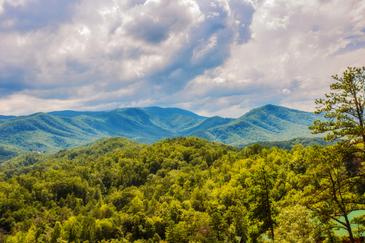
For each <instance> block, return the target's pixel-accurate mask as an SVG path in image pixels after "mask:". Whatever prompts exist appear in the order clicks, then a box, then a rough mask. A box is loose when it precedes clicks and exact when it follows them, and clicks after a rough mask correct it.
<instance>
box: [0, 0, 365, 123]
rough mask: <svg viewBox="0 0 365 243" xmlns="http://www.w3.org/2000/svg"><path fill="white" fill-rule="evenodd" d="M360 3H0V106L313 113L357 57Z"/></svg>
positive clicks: (360, 55)
mask: <svg viewBox="0 0 365 243" xmlns="http://www.w3.org/2000/svg"><path fill="white" fill-rule="evenodd" d="M364 16H365V1H363V0H346V1H344V0H0V114H29V113H32V112H38V111H50V110H64V109H74V110H109V109H114V108H117V107H126V106H128V107H130V106H152V105H157V106H163V107H171V106H173V107H181V108H186V109H189V110H192V111H195V112H197V113H199V114H202V115H222V116H228V117H237V116H240V115H242V114H243V113H244V112H246V111H247V110H249V109H251V108H253V107H257V106H260V105H264V104H268V103H271V104H278V105H284V106H289V107H293V108H298V109H304V110H312V109H313V107H314V105H313V99H314V98H316V97H319V96H321V95H322V94H323V92H325V91H326V90H327V87H328V85H329V83H330V82H331V78H330V76H331V75H332V74H336V73H341V72H342V71H343V69H344V68H345V67H347V66H364V65H365V17H364Z"/></svg>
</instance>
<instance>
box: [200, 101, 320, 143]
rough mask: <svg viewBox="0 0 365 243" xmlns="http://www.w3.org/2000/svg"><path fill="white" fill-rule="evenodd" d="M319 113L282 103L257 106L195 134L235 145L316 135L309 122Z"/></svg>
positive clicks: (316, 117)
mask: <svg viewBox="0 0 365 243" xmlns="http://www.w3.org/2000/svg"><path fill="white" fill-rule="evenodd" d="M315 119H318V116H317V115H315V114H313V113H309V112H304V111H299V110H294V109H288V108H285V107H281V106H274V105H266V106H263V107H260V108H256V109H254V110H252V111H250V112H248V113H246V114H245V115H243V116H242V117H240V118H238V119H235V120H232V121H231V122H229V123H228V124H224V125H222V126H218V127H215V128H210V129H207V130H206V131H200V132H197V133H195V135H197V136H199V137H203V138H207V139H209V140H213V141H220V142H224V143H227V144H232V145H244V144H249V143H254V142H258V141H285V140H290V139H293V138H296V137H313V135H312V134H311V133H310V131H309V129H308V126H309V125H310V124H312V123H313V121H314V120H315Z"/></svg>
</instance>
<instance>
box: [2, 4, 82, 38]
mask: <svg viewBox="0 0 365 243" xmlns="http://www.w3.org/2000/svg"><path fill="white" fill-rule="evenodd" d="M15 2H17V1H15ZM77 3H78V0H76V1H75V0H62V1H59V0H47V1H44V0H23V1H19V4H14V3H11V1H5V2H4V4H3V7H2V9H3V10H2V14H0V23H1V24H0V31H33V30H37V29H39V28H45V27H52V28H54V27H56V26H58V25H60V24H61V23H63V22H66V21H70V18H71V16H72V7H73V6H74V5H75V4H77Z"/></svg>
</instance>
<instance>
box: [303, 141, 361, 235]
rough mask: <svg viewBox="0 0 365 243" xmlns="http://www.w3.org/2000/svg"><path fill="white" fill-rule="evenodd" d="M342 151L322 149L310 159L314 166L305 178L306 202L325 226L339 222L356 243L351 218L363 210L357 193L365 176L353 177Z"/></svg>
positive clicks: (330, 148) (309, 169) (339, 147)
mask: <svg viewBox="0 0 365 243" xmlns="http://www.w3.org/2000/svg"><path fill="white" fill-rule="evenodd" d="M342 149H343V147H341V146H334V147H329V148H322V149H318V150H317V151H316V153H313V154H312V155H309V156H311V158H310V159H309V160H310V166H309V168H308V169H307V171H306V174H305V175H304V176H303V178H302V179H303V181H302V183H303V184H304V185H306V186H305V187H304V190H303V195H302V200H303V202H304V205H306V206H307V207H308V208H309V209H311V210H312V211H314V212H316V214H317V215H318V216H319V217H320V219H321V221H322V222H323V223H326V224H331V223H332V222H336V223H337V225H340V226H341V227H342V228H344V229H345V230H346V231H347V232H348V235H349V239H350V242H355V237H354V233H353V229H352V225H351V222H350V219H349V217H348V215H349V213H351V212H352V211H355V210H360V209H363V208H364V205H365V201H364V197H363V196H362V195H361V194H359V193H357V191H356V186H357V185H358V184H359V180H361V175H355V176H354V175H351V174H349V172H348V170H347V168H346V164H345V157H344V154H343V152H342V151H341V150H342ZM341 218H343V220H341Z"/></svg>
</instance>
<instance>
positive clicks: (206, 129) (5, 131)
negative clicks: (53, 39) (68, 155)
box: [0, 105, 319, 159]
mask: <svg viewBox="0 0 365 243" xmlns="http://www.w3.org/2000/svg"><path fill="white" fill-rule="evenodd" d="M318 118H319V117H318V116H317V115H315V114H313V113H310V112H304V111H299V110H294V109H289V108H286V107H282V106H276V105H265V106H262V107H259V108H256V109H253V110H251V111H249V112H248V113H246V114H244V115H243V116H241V117H239V118H236V119H233V118H223V117H219V116H214V117H204V116H200V115H198V114H195V113H193V112H190V111H187V110H183V109H179V108H161V107H146V108H123V109H116V110H112V111H87V112H82V111H55V112H49V113H36V114H32V115H28V116H0V159H1V156H2V157H7V156H12V155H13V153H16V152H17V151H24V150H25V151H57V150H60V149H64V148H68V147H73V146H78V145H82V144H86V143H90V142H93V141H95V140H97V139H100V138H103V137H126V138H130V139H133V140H136V141H138V142H142V143H152V142H154V141H156V140H160V139H163V138H171V137H178V136H196V137H201V138H205V139H208V140H210V141H217V142H222V143H226V144H230V145H234V146H242V145H246V144H251V143H255V142H259V141H260V142H262V141H284V140H290V139H293V138H297V137H306V138H311V137H313V135H312V134H311V133H310V131H309V130H308V126H309V125H310V124H312V123H313V121H314V120H315V119H318Z"/></svg>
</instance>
